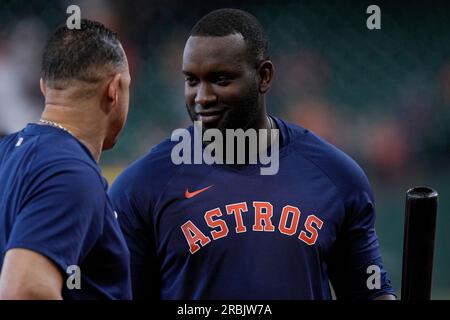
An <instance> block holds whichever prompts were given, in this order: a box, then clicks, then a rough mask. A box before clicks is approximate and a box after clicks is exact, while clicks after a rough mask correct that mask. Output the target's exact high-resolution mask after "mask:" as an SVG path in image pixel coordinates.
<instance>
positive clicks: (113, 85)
mask: <svg viewBox="0 0 450 320" xmlns="http://www.w3.org/2000/svg"><path fill="white" fill-rule="evenodd" d="M121 77H122V75H121V74H120V73H117V74H115V75H114V77H113V78H112V80H111V81H110V82H109V84H108V88H107V101H108V104H109V105H111V106H114V105H116V104H117V100H118V99H119V90H120V80H121Z"/></svg>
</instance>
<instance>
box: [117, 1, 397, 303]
mask: <svg viewBox="0 0 450 320" xmlns="http://www.w3.org/2000/svg"><path fill="white" fill-rule="evenodd" d="M267 43H268V41H267V38H266V36H265V33H264V30H263V28H262V26H261V25H260V24H259V22H258V21H257V20H256V18H255V17H253V16H252V15H250V14H248V13H246V12H244V11H241V10H235V9H221V10H217V11H213V12H211V13H209V14H208V15H206V16H205V17H203V18H202V19H201V20H200V21H199V22H197V24H196V25H195V26H194V28H193V29H192V31H191V34H190V37H189V39H188V40H187V42H186V45H185V48H184V54H183V73H184V75H185V102H186V108H187V111H188V114H189V116H190V118H191V120H192V121H193V122H194V123H195V125H194V129H193V128H192V127H190V128H189V129H188V130H189V133H192V132H194V134H193V135H194V142H193V143H192V144H189V145H188V146H189V147H190V146H191V145H193V148H192V149H193V150H191V149H189V148H188V149H186V148H185V149H183V156H182V157H183V158H187V159H188V160H189V157H190V155H192V154H194V158H195V154H196V150H195V149H196V147H195V146H196V145H199V144H198V141H197V140H196V137H199V136H201V133H202V131H200V132H199V133H198V132H197V133H196V130H195V128H197V125H198V123H200V125H201V126H202V129H206V130H205V131H204V134H205V136H206V135H207V133H208V134H209V136H215V137H216V138H215V140H214V141H211V140H213V139H210V140H209V142H208V141H206V143H205V140H203V141H202V142H203V146H202V148H203V151H204V152H203V154H204V155H206V156H208V155H212V152H211V154H209V152H208V151H209V150H211V146H212V145H215V144H216V142H217V140H220V139H222V138H220V137H221V133H226V136H225V138H223V139H224V140H222V141H225V140H226V145H227V148H226V150H225V153H224V152H223V148H220V147H219V148H215V151H216V152H215V153H214V158H215V160H218V161H213V162H211V161H209V160H208V162H206V161H205V162H203V163H198V164H192V163H191V164H189V163H185V162H183V163H180V162H179V161H178V160H177V159H175V160H176V161H174V157H173V155H174V153H175V154H176V153H177V152H174V150H178V147H177V146H178V144H177V143H176V142H174V141H172V140H173V139H172V140H166V141H163V142H162V143H160V144H159V145H157V146H156V147H155V148H153V150H152V151H151V152H150V153H149V154H148V155H146V156H145V157H143V158H142V159H140V160H138V161H137V162H135V163H134V164H132V165H131V166H130V167H129V168H127V169H126V170H125V171H124V172H123V173H122V175H121V176H120V177H119V178H118V179H117V180H116V182H115V183H114V185H113V187H112V188H111V191H110V195H111V196H112V200H113V202H114V205H115V208H116V210H117V212H118V214H119V222H120V224H121V227H122V229H123V231H124V235H125V237H126V239H127V243H128V246H129V249H130V253H131V266H132V281H133V292H134V295H135V298H137V299H145V298H151V297H153V298H162V299H331V298H332V294H331V289H330V286H329V282H331V283H332V285H333V287H334V289H335V292H336V296H337V297H338V298H339V299H376V298H382V299H392V298H394V296H393V295H392V294H393V290H392V287H391V285H390V281H389V278H388V276H387V273H386V271H385V270H384V268H383V263H382V259H381V255H380V249H379V243H378V238H377V235H376V233H375V228H374V222H375V211H374V203H373V197H372V193H371V189H370V186H369V183H368V181H367V178H366V176H365V174H364V172H363V171H362V170H361V168H360V167H359V166H358V165H357V164H356V163H355V162H354V161H353V160H352V159H350V158H349V157H348V156H347V155H345V154H344V153H343V152H341V151H340V150H338V149H337V148H335V147H334V146H332V145H330V144H328V143H327V142H325V141H323V140H322V139H320V138H319V137H317V136H316V135H315V134H313V133H312V132H310V131H308V130H306V129H304V128H301V127H299V126H295V125H293V124H290V123H287V122H285V121H283V120H282V119H279V118H277V117H275V116H272V115H269V114H268V113H267V108H266V94H267V92H268V90H269V88H270V85H271V82H272V79H273V74H274V66H273V63H272V62H271V60H270V58H269V54H268V45H267ZM210 130H212V131H210ZM229 130H232V131H234V132H240V133H241V134H240V135H241V136H240V137H239V134H238V135H237V138H238V140H239V139H240V138H242V135H243V133H244V132H246V135H247V133H248V135H247V137H250V136H251V132H256V131H259V132H260V133H261V132H262V133H264V132H266V133H268V134H266V135H264V134H262V135H261V134H260V135H259V136H256V135H255V137H257V138H256V139H255V140H254V142H249V143H247V144H244V147H243V148H239V147H237V148H230V149H228V145H229V144H232V143H231V142H232V141H233V139H234V138H233V136H230V135H228V133H229ZM239 130H240V131H239ZM222 136H223V135H222ZM230 137H231V140H230ZM277 139H278V140H277ZM207 140H208V139H207ZM240 140H242V139H240ZM248 141H250V139H248V140H247V142H248ZM200 145H202V144H201V143H200ZM255 145H257V146H258V147H259V150H260V151H261V150H263V149H266V150H269V149H270V151H271V154H275V155H277V157H275V158H274V160H276V162H278V165H277V166H274V168H275V169H276V170H273V171H271V172H270V173H269V174H263V170H262V169H263V168H262V167H263V165H264V164H265V163H264V161H255V162H252V161H251V160H252V157H251V155H252V154H253V153H252V152H251V148H252V147H254V146H255ZM261 146H263V148H260V147H261ZM264 146H265V148H264ZM239 153H240V154H239ZM217 154H222V155H224V154H225V155H226V156H227V159H226V161H224V159H223V157H222V159H220V157H219V158H218V159H217V158H216V156H217ZM236 154H237V157H236ZM261 154H263V153H261ZM186 155H187V157H185V156H186ZM236 158H238V159H239V158H240V159H241V160H245V161H239V160H238V161H237V163H235V162H233V160H235V159H236ZM206 159H207V158H205V160H206ZM261 159H263V158H261ZM261 159H260V160H261ZM372 269H376V270H377V272H378V273H379V277H378V278H379V279H380V281H379V285H378V284H376V285H375V286H372V285H368V283H369V284H370V281H368V280H369V276H370V274H368V273H367V270H372Z"/></svg>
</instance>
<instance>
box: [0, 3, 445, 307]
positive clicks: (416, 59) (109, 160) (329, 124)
mask: <svg viewBox="0 0 450 320" xmlns="http://www.w3.org/2000/svg"><path fill="white" fill-rule="evenodd" d="M240 2H241V1H174V0H164V1H160V0H157V1H144V0H135V1H119V0H115V1H72V0H71V1H47V0H31V1H29V0H14V1H13V0H2V1H1V3H0V135H1V134H3V135H4V134H8V133H11V132H14V131H17V130H20V129H21V128H22V127H23V126H24V125H25V124H26V123H27V122H33V121H36V120H37V119H38V117H39V114H40V111H41V110H42V108H43V99H42V97H41V96H40V93H39V85H38V80H39V68H40V55H41V52H42V49H43V45H44V42H45V39H46V37H47V35H48V34H49V32H51V31H52V30H53V29H54V28H55V27H56V26H57V25H58V24H60V23H64V22H65V21H66V19H67V17H68V15H67V14H66V8H67V7H68V6H69V5H70V4H77V5H79V6H80V8H81V14H82V17H85V18H91V19H95V20H98V21H101V22H103V23H104V24H106V25H107V26H108V27H110V28H112V29H113V30H115V31H116V32H118V34H119V36H120V38H121V40H122V42H123V44H124V47H125V50H126V52H127V54H128V57H129V62H130V66H131V72H132V78H133V80H132V95H131V104H130V115H129V120H128V123H127V126H126V128H125V131H124V133H123V135H122V138H121V140H120V142H119V143H118V145H117V147H116V148H115V149H114V150H113V151H109V152H107V153H105V154H104V156H103V158H102V160H101V166H102V169H103V171H104V173H105V176H107V178H108V180H109V181H110V182H111V181H113V180H114V178H115V177H116V175H117V174H118V173H120V171H121V170H123V168H124V167H125V166H127V165H128V164H130V163H131V162H132V161H134V160H135V159H137V158H138V157H140V156H141V155H143V154H145V153H146V152H147V151H148V150H149V149H150V148H151V147H152V146H153V145H155V144H156V143H158V142H159V141H160V140H161V139H163V138H164V137H166V136H168V135H170V133H171V132H172V130H173V129H175V128H180V127H184V126H186V125H187V124H188V117H187V114H186V111H185V107H184V102H183V80H184V79H183V76H182V74H181V72H180V66H181V54H182V49H183V46H184V42H185V40H186V38H187V36H188V33H189V30H190V28H191V27H192V26H193V24H194V23H195V22H196V20H197V19H199V18H200V17H201V16H202V15H203V14H205V13H207V12H209V11H210V10H212V9H216V8H220V7H235V8H241V9H244V10H248V11H250V12H251V13H253V14H254V15H255V16H257V17H258V18H259V20H260V21H261V22H262V24H263V25H264V26H265V28H266V30H267V32H268V35H269V38H270V45H271V46H270V50H271V57H272V59H273V60H274V62H275V67H276V78H275V84H274V86H273V88H272V90H271V92H270V93H269V104H268V105H269V110H270V112H271V113H273V114H274V115H277V116H281V117H283V118H285V119H288V120H289V121H291V122H295V123H298V124H301V125H303V126H304V127H306V128H309V129H311V130H312V131H315V132H316V133H318V134H319V135H321V136H322V137H324V138H325V139H327V140H328V141H330V142H332V143H334V144H335V145H337V146H338V147H340V148H341V149H343V150H344V151H345V152H347V153H348V154H349V155H351V156H352V157H353V158H354V159H356V160H357V161H358V162H359V163H360V165H361V166H362V167H363V169H364V170H365V171H366V172H367V174H368V176H369V179H370V181H371V183H372V186H373V189H374V194H375V198H376V201H377V212H378V220H377V232H378V235H379V237H380V242H381V246H382V251H383V255H384V260H385V264H386V266H387V268H388V270H389V271H390V273H391V276H392V280H393V283H394V286H395V289H396V292H397V293H398V294H400V286H401V264H402V245H403V221H404V200H405V192H406V190H407V189H408V188H409V187H411V186H415V185H428V186H432V187H434V188H435V189H437V190H438V192H439V194H440V203H439V214H438V226H437V239H436V252H435V266H434V279H433V292H432V298H434V299H450V275H449V266H450V232H448V231H447V228H448V227H450V217H449V211H450V162H449V159H450V19H449V18H448V16H449V14H450V3H449V2H445V1H439V2H436V1H425V0H424V1H374V2H373V3H372V2H367V1H364V0H362V1H283V0H277V1H249V0H247V1H245V2H244V3H245V4H242V3H240ZM242 2H243V1H242ZM370 4H377V5H379V6H380V7H381V13H382V16H381V17H382V20H381V23H382V24H381V26H382V29H381V30H374V31H371V30H368V29H367V28H366V19H367V17H368V14H366V8H367V7H368V5H370Z"/></svg>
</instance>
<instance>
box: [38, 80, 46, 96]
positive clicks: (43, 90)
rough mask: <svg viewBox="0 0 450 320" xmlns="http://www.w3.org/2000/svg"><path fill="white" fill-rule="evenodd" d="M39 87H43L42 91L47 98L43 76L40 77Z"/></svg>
mask: <svg viewBox="0 0 450 320" xmlns="http://www.w3.org/2000/svg"><path fill="white" fill-rule="evenodd" d="M39 87H40V88H41V93H42V95H43V96H44V98H45V82H44V79H42V78H40V79H39Z"/></svg>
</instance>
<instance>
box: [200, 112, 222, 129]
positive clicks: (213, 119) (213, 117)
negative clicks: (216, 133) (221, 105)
mask: <svg viewBox="0 0 450 320" xmlns="http://www.w3.org/2000/svg"><path fill="white" fill-rule="evenodd" d="M225 112H226V109H219V110H207V111H201V112H197V113H196V114H197V120H198V121H201V122H202V124H205V125H209V124H213V123H217V122H218V121H219V120H220V119H221V118H222V116H223V115H224V113H225Z"/></svg>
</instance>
